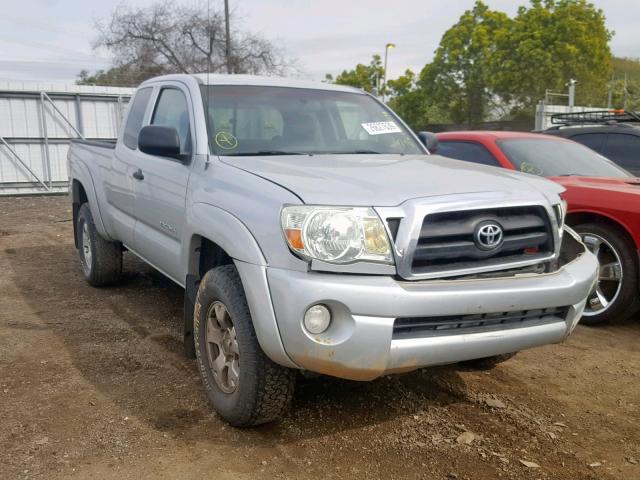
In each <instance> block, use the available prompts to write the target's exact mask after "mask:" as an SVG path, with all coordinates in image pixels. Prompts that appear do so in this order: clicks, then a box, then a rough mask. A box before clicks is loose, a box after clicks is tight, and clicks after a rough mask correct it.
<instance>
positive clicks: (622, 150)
mask: <svg viewBox="0 0 640 480" xmlns="http://www.w3.org/2000/svg"><path fill="white" fill-rule="evenodd" d="M603 155H604V156H605V157H607V158H608V159H609V160H613V161H614V162H615V163H617V164H618V165H620V166H621V167H622V168H626V169H627V170H634V171H636V170H638V168H640V137H637V136H636V135H630V134H628V133H610V134H609V135H608V136H607V145H606V147H605V148H604V152H603Z"/></svg>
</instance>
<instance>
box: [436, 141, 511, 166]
mask: <svg viewBox="0 0 640 480" xmlns="http://www.w3.org/2000/svg"><path fill="white" fill-rule="evenodd" d="M435 153H436V154H437V155H442V156H443V157H449V158H453V159H455V160H463V161H465V162H472V163H479V164H480V165H489V166H491V167H500V166H501V165H500V163H499V162H498V160H496V158H495V157H494V156H493V155H492V154H491V152H490V151H489V150H487V149H486V147H485V146H484V145H480V144H479V143H475V142H462V141H452V142H450V141H447V142H444V141H441V142H440V143H439V145H438V150H437V151H436V152H435Z"/></svg>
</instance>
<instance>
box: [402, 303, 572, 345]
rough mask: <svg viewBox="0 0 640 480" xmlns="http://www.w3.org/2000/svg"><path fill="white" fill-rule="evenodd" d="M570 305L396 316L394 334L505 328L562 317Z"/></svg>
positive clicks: (412, 336)
mask: <svg viewBox="0 0 640 480" xmlns="http://www.w3.org/2000/svg"><path fill="white" fill-rule="evenodd" d="M568 312H569V307H552V308H540V309H535V310H514V311H510V312H497V313H478V314H474V315H449V316H441V317H410V318H397V319H396V320H395V322H394V324H393V338H397V339H400V338H415V337H432V336H437V335H458V334H462V333H476V332H486V331H492V330H505V329H509V328H521V327H530V326H534V325H541V324H546V323H554V322H560V321H564V319H565V318H566V317H567V313H568Z"/></svg>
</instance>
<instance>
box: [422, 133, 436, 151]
mask: <svg viewBox="0 0 640 480" xmlns="http://www.w3.org/2000/svg"><path fill="white" fill-rule="evenodd" d="M418 139H419V140H420V141H421V142H422V144H423V145H424V146H425V147H427V150H429V152H430V153H435V152H436V150H438V137H436V134H435V133H432V132H418Z"/></svg>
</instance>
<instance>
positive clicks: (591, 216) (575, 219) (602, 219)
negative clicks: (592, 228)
mask: <svg viewBox="0 0 640 480" xmlns="http://www.w3.org/2000/svg"><path fill="white" fill-rule="evenodd" d="M565 222H566V223H567V225H569V226H570V227H573V226H575V225H580V224H583V223H598V224H603V225H609V226H612V227H614V228H617V229H618V230H620V231H621V232H622V233H623V234H624V235H625V237H626V238H627V239H628V240H629V242H630V243H631V244H632V245H634V246H635V248H636V250H640V245H638V244H636V242H635V241H634V236H633V232H632V231H631V229H630V228H629V226H628V225H626V224H625V223H624V222H621V221H620V220H619V219H617V218H615V217H612V216H611V215H607V214H606V213H602V212H593V211H590V210H579V211H571V212H569V213H568V214H567V217H566V220H565Z"/></svg>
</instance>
